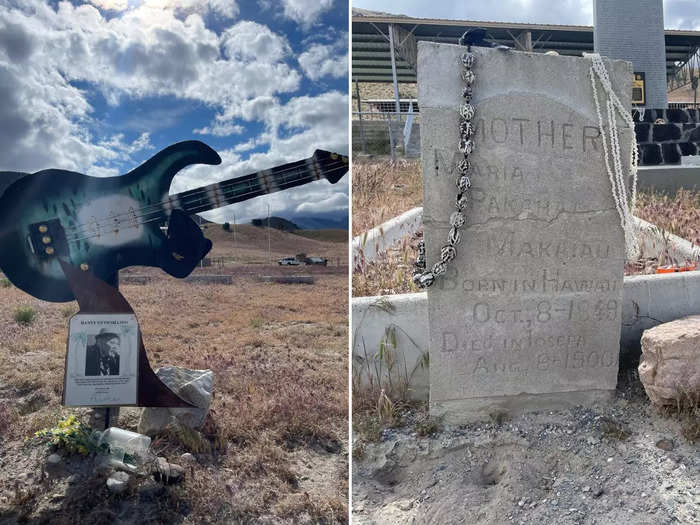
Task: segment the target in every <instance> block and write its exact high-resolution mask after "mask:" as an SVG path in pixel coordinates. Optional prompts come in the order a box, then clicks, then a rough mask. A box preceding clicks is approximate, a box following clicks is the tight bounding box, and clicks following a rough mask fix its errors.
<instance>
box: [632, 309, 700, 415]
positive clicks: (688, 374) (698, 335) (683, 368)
mask: <svg viewBox="0 0 700 525" xmlns="http://www.w3.org/2000/svg"><path fill="white" fill-rule="evenodd" d="M638 370H639V378H640V379H641V381H642V384H643V385H644V390H646V393H647V395H648V396H649V399H650V400H651V402H652V403H654V404H655V405H674V406H675V405H676V403H677V402H681V403H688V402H690V401H691V400H693V401H692V402H694V403H695V404H697V403H698V400H700V315H694V316H689V317H684V318H682V319H678V320H676V321H671V322H669V323H664V324H660V325H658V326H655V327H654V328H650V329H649V330H646V331H645V332H644V334H643V335H642V359H641V362H640V363H639V368H638Z"/></svg>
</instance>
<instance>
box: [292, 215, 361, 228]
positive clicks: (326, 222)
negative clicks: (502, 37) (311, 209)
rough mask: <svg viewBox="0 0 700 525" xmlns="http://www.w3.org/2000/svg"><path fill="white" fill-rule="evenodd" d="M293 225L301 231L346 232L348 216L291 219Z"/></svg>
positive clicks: (317, 216)
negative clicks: (296, 225)
mask: <svg viewBox="0 0 700 525" xmlns="http://www.w3.org/2000/svg"><path fill="white" fill-rule="evenodd" d="M292 220H293V221H294V223H295V224H298V225H299V228H301V229H302V230H347V229H349V223H348V216H347V215H344V216H342V215H341V216H338V215H337V214H334V215H311V216H295V217H292Z"/></svg>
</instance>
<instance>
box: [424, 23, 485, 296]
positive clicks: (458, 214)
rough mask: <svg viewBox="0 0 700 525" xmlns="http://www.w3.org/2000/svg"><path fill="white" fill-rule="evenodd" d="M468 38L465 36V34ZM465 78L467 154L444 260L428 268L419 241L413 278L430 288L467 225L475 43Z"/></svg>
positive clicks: (465, 61)
mask: <svg viewBox="0 0 700 525" xmlns="http://www.w3.org/2000/svg"><path fill="white" fill-rule="evenodd" d="M462 38H464V36H463V37H462ZM459 43H460V45H463V40H462V39H460V42H459ZM461 61H462V66H464V69H463V71H462V80H463V81H464V87H463V88H462V98H463V99H464V101H463V102H462V104H460V106H459V145H458V147H459V151H460V152H462V154H463V155H464V158H463V159H462V160H460V161H459V162H458V163H457V172H458V173H459V175H458V176H457V180H456V181H455V183H456V184H457V199H456V201H455V207H456V208H457V209H456V211H454V212H453V213H452V215H450V226H451V227H450V231H449V233H448V234H447V244H445V245H444V246H443V247H442V248H440V260H439V261H438V262H436V263H435V264H434V265H433V266H432V268H431V269H430V270H427V269H426V262H425V241H423V240H421V241H420V242H419V243H418V256H417V257H416V262H415V263H414V265H413V266H414V271H413V282H414V283H415V284H416V286H418V287H419V288H427V287H428V286H431V285H432V284H433V283H434V282H435V278H436V277H439V276H440V275H442V274H444V273H445V272H446V271H447V263H449V262H450V261H451V260H453V259H454V258H455V257H456V256H457V249H456V246H457V245H458V244H459V241H460V239H461V233H460V231H459V230H460V228H461V227H462V226H464V223H465V222H466V218H465V217H464V210H465V209H466V207H467V191H468V190H469V188H471V186H472V183H471V181H470V180H469V170H470V169H471V162H470V161H469V156H470V155H471V153H472V150H473V149H474V142H473V141H472V137H473V135H474V126H473V125H472V119H473V118H474V106H472V104H471V101H472V84H473V83H474V79H475V76H474V71H472V68H473V67H474V62H475V61H476V57H475V56H474V54H473V53H472V52H471V46H470V45H467V51H466V52H465V53H463V54H462V56H461Z"/></svg>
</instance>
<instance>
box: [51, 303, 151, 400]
mask: <svg viewBox="0 0 700 525" xmlns="http://www.w3.org/2000/svg"><path fill="white" fill-rule="evenodd" d="M138 337H139V325H138V321H137V320H136V316H135V315H133V314H76V315H74V316H73V317H72V318H71V320H70V324H69V332H68V351H67V353H66V374H65V388H64V390H63V392H64V399H63V401H64V405H65V406H72V407H76V406H90V407H97V406H128V405H136V404H137V394H138V350H139V349H138V341H139V339H138Z"/></svg>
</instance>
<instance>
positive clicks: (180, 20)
mask: <svg viewBox="0 0 700 525" xmlns="http://www.w3.org/2000/svg"><path fill="white" fill-rule="evenodd" d="M106 2H107V0H99V3H100V4H99V5H100V7H99V8H96V7H95V6H93V5H89V4H83V5H79V6H75V5H73V4H71V3H70V2H60V3H59V4H58V5H56V6H55V7H51V6H49V5H47V4H45V3H44V2H42V1H40V0H26V1H23V2H22V3H17V4H16V5H17V6H19V7H13V8H10V7H7V6H5V5H4V4H2V3H1V2H0V101H2V103H0V170H2V169H11V170H22V171H37V170H39V169H44V168H48V167H55V168H62V169H69V170H74V171H79V172H82V173H87V174H91V175H96V176H114V175H117V174H118V173H119V172H120V170H119V169H118V167H117V166H119V167H121V166H122V165H124V167H130V168H131V167H134V166H133V165H132V164H135V162H133V160H134V159H136V158H137V157H138V158H139V159H140V158H142V157H143V156H144V155H143V153H144V152H146V151H149V150H152V149H154V148H153V145H152V144H151V135H149V133H148V132H152V133H153V134H154V136H155V134H156V131H158V130H162V129H164V128H170V127H173V126H175V125H176V124H178V123H179V122H178V121H177V119H178V118H180V119H182V118H184V116H183V114H182V113H180V116H179V117H178V116H174V115H175V114H176V113H177V111H178V108H179V107H192V106H191V105H189V104H182V105H180V104H175V105H174V106H175V107H174V109H173V110H172V111H171V110H167V111H166V110H165V109H163V108H162V107H155V108H153V110H152V111H150V110H149V111H144V112H143V114H139V112H136V113H135V114H133V115H130V116H128V117H127V118H125V119H124V120H123V122H122V124H123V133H117V132H114V131H111V130H112V128H110V127H109V125H108V124H107V123H104V122H98V121H95V120H94V119H95V113H94V110H93V107H92V106H91V102H90V101H92V100H93V96H94V93H93V92H94V91H96V90H99V91H100V92H101V93H102V94H103V95H104V97H105V99H106V100H107V101H108V102H109V103H110V104H113V105H115V106H116V105H118V104H119V103H120V102H122V101H124V100H127V99H130V100H135V99H139V98H143V97H153V98H157V97H160V96H169V97H175V98H176V99H188V100H190V101H196V102H197V103H198V105H199V106H206V107H208V108H211V109H213V110H214V111H215V112H216V115H215V117H214V118H213V119H212V121H211V122H210V123H205V125H201V124H198V126H199V127H197V129H196V130H194V132H196V133H201V134H211V135H215V136H223V135H230V134H237V133H241V132H244V131H245V130H244V129H243V126H244V125H245V122H259V123H261V124H262V126H263V131H262V132H261V133H260V134H258V135H257V136H255V137H245V139H244V140H243V141H242V143H241V144H238V145H235V146H231V147H230V148H229V149H226V150H223V151H219V154H220V155H221V157H222V160H223V162H222V164H221V165H220V166H192V167H189V168H187V169H185V170H182V172H181V173H180V174H178V176H177V177H176V178H175V180H174V182H173V188H172V190H173V191H183V190H185V189H188V188H194V187H201V186H203V185H205V184H208V183H211V182H214V181H217V180H222V179H228V178H231V177H236V176H240V175H243V174H246V173H250V172H254V171H258V170H260V169H265V168H268V167H272V166H276V165H280V164H283V163H286V162H290V161H294V160H299V159H301V158H304V157H308V156H310V155H311V154H312V153H313V151H314V150H315V149H317V148H320V149H327V150H331V151H337V152H339V153H343V154H346V153H347V152H348V121H347V104H348V97H347V95H346V94H344V93H340V92H338V91H331V92H328V93H322V94H319V95H316V96H294V97H292V98H289V99H288V95H285V94H288V93H294V92H295V91H297V90H298V89H299V87H300V85H301V79H302V75H301V72H300V69H299V66H298V65H297V64H296V61H293V60H292V58H291V49H290V45H289V43H288V41H287V38H286V36H284V35H280V34H277V33H275V32H274V31H272V30H271V29H270V28H269V27H267V26H265V25H263V24H259V23H255V22H239V23H236V24H235V25H233V26H232V27H230V28H228V29H225V30H224V31H223V32H222V33H221V34H217V33H215V32H214V31H212V30H211V29H209V28H208V27H207V26H206V25H205V23H204V19H203V18H202V16H203V15H204V14H205V11H204V10H202V9H195V7H196V6H201V5H203V4H206V5H207V6H208V7H207V9H209V13H210V12H211V10H212V9H213V8H212V7H211V6H219V8H222V6H223V5H224V3H223V2H215V1H209V2H204V3H199V4H196V3H194V2H178V3H176V2H170V1H165V0H163V1H162V2H160V3H158V2H156V0H148V1H147V2H145V3H137V4H134V3H132V2H129V4H128V7H127V8H126V10H123V11H122V12H118V11H117V8H118V7H120V6H122V7H123V5H122V4H119V5H117V3H112V4H109V5H111V6H115V9H114V10H112V11H110V13H109V16H103V14H102V13H101V12H100V9H106V6H107V5H108V4H107V3H106ZM330 4H331V2H321V3H320V4H319V3H318V2H316V3H314V4H313V5H312V6H311V7H310V9H309V10H308V12H307V13H306V15H310V16H305V17H303V19H300V23H302V24H304V25H309V24H312V23H315V21H316V20H317V19H318V15H319V13H321V12H322V11H323V10H324V9H326V8H327V7H328V6H330ZM227 5H237V4H235V3H229V4H227ZM317 5H319V6H320V7H314V6H317ZM324 5H325V6H326V7H324ZM159 6H160V7H159ZM178 6H179V7H178ZM333 36H334V38H335V36H336V34H334V35H333ZM317 41H318V39H317ZM305 45H306V44H305ZM338 49H340V47H338ZM331 51H332V52H335V48H333V49H331ZM337 53H338V54H339V53H340V51H338V52H337ZM331 56H332V53H331ZM312 58H313V57H309V59H310V61H311V62H313V59H312ZM328 60H330V57H328V56H326V57H322V58H320V59H319V60H316V62H317V63H318V68H317V69H318V72H319V74H322V75H324V76H333V75H334V74H335V71H334V70H333V68H330V65H324V63H325V62H326V61H328ZM308 63H310V62H308ZM321 71H323V73H321ZM77 82H80V84H77V85H80V86H83V85H86V86H87V87H84V88H82V89H79V88H77V87H76V83H77ZM287 99H288V100H287ZM283 101H284V102H283ZM163 111H166V113H163ZM173 119H175V120H173ZM193 127H194V126H193ZM88 130H102V132H103V133H104V134H103V135H100V136H98V137H96V136H93V135H92V134H91V133H90V132H89V131H88ZM144 130H145V131H146V132H144ZM120 131H122V130H120ZM95 133H96V132H95ZM159 135H160V133H159ZM260 146H267V147H266V148H265V151H263V152H259V151H255V152H252V153H251V150H253V149H258V148H260ZM243 154H245V155H249V156H248V158H245V159H243V158H242V155H243ZM348 192H349V189H348V183H347V177H345V178H344V179H343V180H342V181H341V182H339V183H338V184H336V185H334V186H331V185H330V184H329V183H327V182H325V181H324V182H314V183H311V184H308V185H305V186H303V187H300V188H295V189H293V190H289V191H285V192H280V193H277V194H272V195H269V196H266V197H262V198H258V199H253V200H251V201H246V202H243V203H240V204H237V205H235V208H233V207H227V208H223V209H221V210H217V211H213V212H211V213H210V214H208V216H209V217H210V218H219V219H220V220H230V219H231V218H232V215H233V213H234V210H235V213H236V217H237V220H245V219H252V218H255V217H259V216H262V215H264V214H265V213H266V211H267V208H266V204H267V203H268V202H269V203H270V206H271V209H272V212H273V213H276V214H279V215H281V214H286V215H288V216H291V215H293V214H295V213H297V212H298V210H299V209H300V206H301V205H303V204H304V203H308V202H314V203H316V204H317V205H318V206H319V209H323V210H326V209H327V208H328V209H330V208H331V207H332V204H333V203H336V204H338V203H340V205H343V204H342V203H345V204H344V206H347V198H348ZM301 209H303V210H305V213H306V211H307V210H306V208H303V207H302V208H301Z"/></svg>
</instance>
